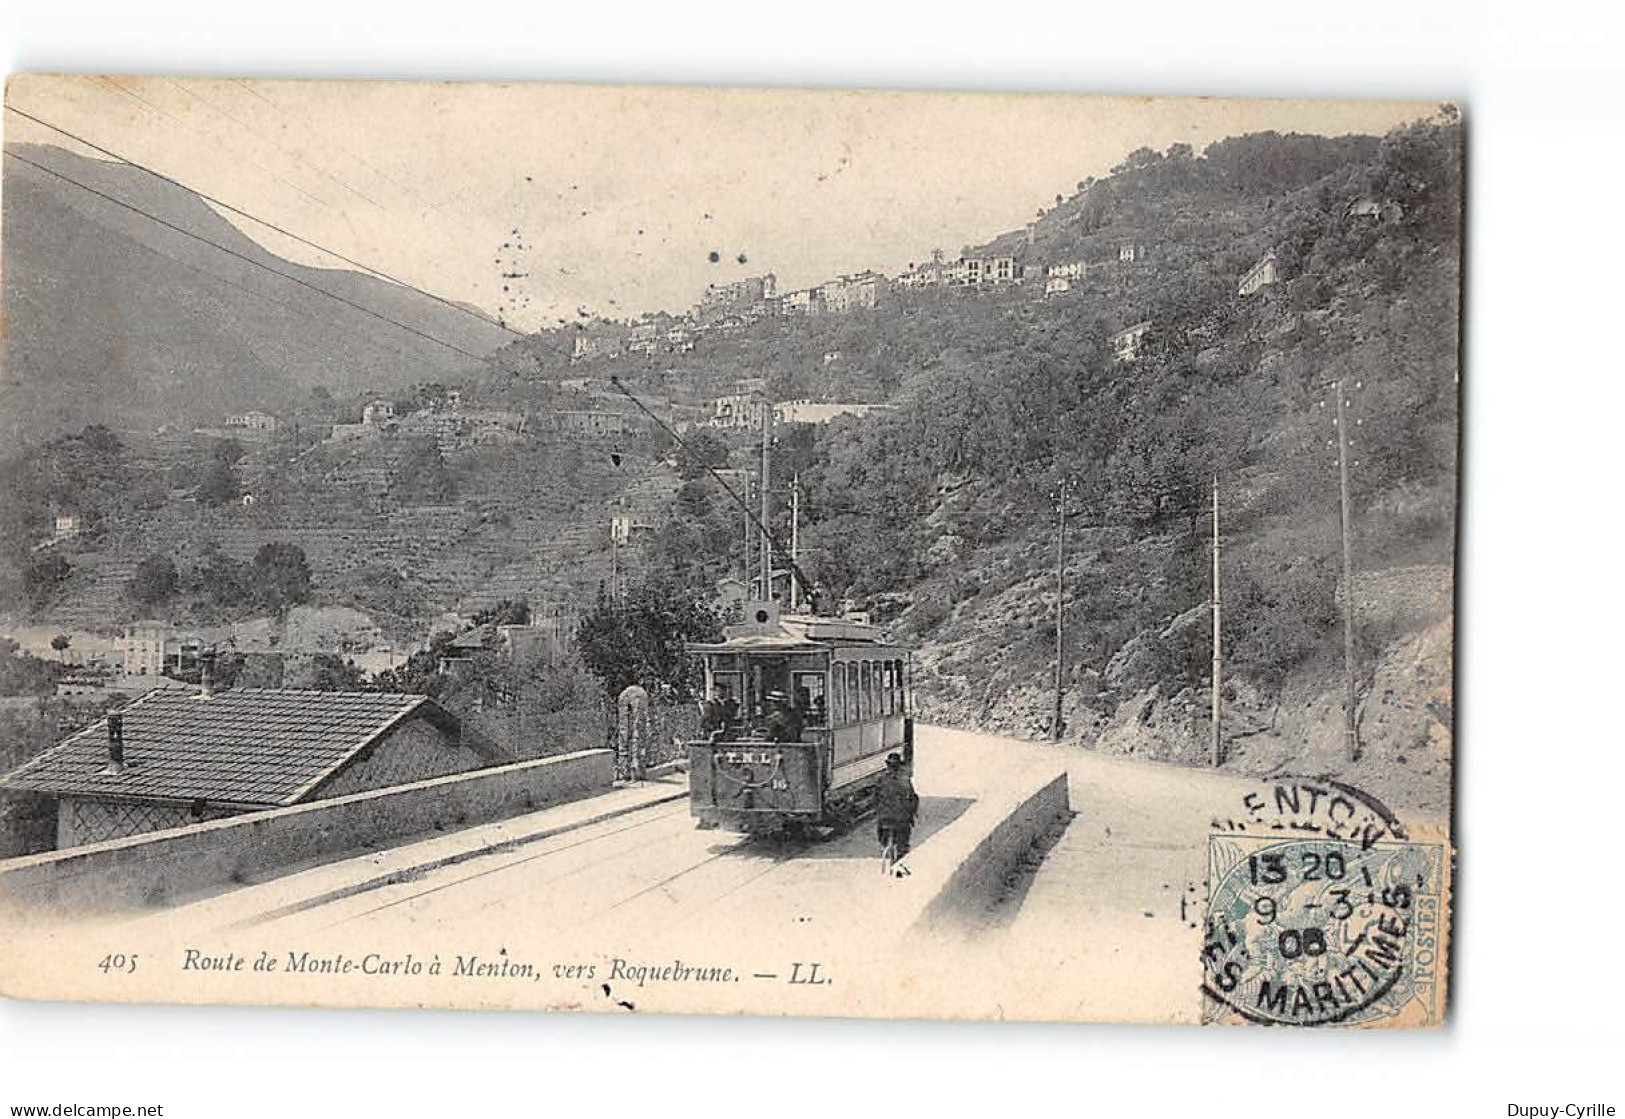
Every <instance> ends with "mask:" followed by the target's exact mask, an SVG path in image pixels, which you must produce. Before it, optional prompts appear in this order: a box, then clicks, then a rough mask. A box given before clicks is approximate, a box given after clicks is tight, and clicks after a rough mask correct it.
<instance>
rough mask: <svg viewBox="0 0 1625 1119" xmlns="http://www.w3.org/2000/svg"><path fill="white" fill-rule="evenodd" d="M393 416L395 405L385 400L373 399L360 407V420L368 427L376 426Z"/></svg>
mask: <svg viewBox="0 0 1625 1119" xmlns="http://www.w3.org/2000/svg"><path fill="white" fill-rule="evenodd" d="M394 418H395V405H393V404H391V403H390V402H389V401H387V400H374V401H373V402H372V403H370V404H368V405H367V406H366V407H365V408H363V409H361V422H362V423H363V424H366V425H367V426H368V427H377V426H378V425H379V424H382V423H387V422H388V421H390V420H392V419H394Z"/></svg>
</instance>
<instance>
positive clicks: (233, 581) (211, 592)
mask: <svg viewBox="0 0 1625 1119" xmlns="http://www.w3.org/2000/svg"><path fill="white" fill-rule="evenodd" d="M197 584H198V590H200V591H201V592H202V593H203V595H204V597H205V598H207V599H208V600H209V601H210V602H212V603H214V604H215V605H216V606H241V605H243V604H245V603H246V602H247V601H248V599H249V597H250V587H249V571H248V564H246V563H240V562H238V561H237V560H234V559H232V558H231V557H230V556H228V555H227V554H226V553H225V552H223V551H222V550H221V549H220V546H219V545H217V544H209V545H206V546H205V547H204V549H203V562H202V563H201V564H199V565H198V569H197Z"/></svg>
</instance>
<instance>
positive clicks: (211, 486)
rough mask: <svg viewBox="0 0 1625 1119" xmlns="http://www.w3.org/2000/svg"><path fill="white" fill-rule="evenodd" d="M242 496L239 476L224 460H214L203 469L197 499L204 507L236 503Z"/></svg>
mask: <svg viewBox="0 0 1625 1119" xmlns="http://www.w3.org/2000/svg"><path fill="white" fill-rule="evenodd" d="M240 496H242V488H241V487H240V486H238V484H237V475H236V474H235V473H234V472H233V471H232V469H231V464H230V463H228V462H226V461H225V460H223V459H218V458H216V459H213V460H211V461H210V463H209V465H208V466H206V467H204V469H203V477H202V479H201V480H200V481H199V482H198V486H197V499H198V500H199V501H200V502H202V503H203V504H204V505H225V504H227V503H228V502H232V501H236V500H237V499H238V498H239V497H240Z"/></svg>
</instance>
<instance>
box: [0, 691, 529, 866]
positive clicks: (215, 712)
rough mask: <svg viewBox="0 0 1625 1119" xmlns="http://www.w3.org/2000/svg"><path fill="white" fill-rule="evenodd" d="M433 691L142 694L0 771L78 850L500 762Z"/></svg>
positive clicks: (1, 780) (3, 782)
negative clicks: (49, 812)
mask: <svg viewBox="0 0 1625 1119" xmlns="http://www.w3.org/2000/svg"><path fill="white" fill-rule="evenodd" d="M461 740H462V735H461V728H460V727H459V725H458V722H457V719H456V718H455V717H453V716H452V715H451V714H449V713H448V712H446V711H445V710H444V709H443V708H441V707H440V706H438V705H437V704H436V703H435V702H434V701H433V700H431V699H429V698H428V697H427V696H420V695H404V694H396V693H388V692H318V691H292V690H282V689H269V688H266V689H261V688H238V689H235V690H232V691H228V692H221V693H219V694H215V695H210V694H209V693H208V692H201V693H195V694H194V693H192V692H190V691H183V690H179V689H156V690H153V691H149V692H147V693H146V694H145V695H142V696H141V697H139V698H138V699H136V700H135V701H134V702H133V703H131V704H129V705H128V706H126V707H125V708H123V709H122V710H120V711H114V712H111V713H109V715H108V716H107V717H106V718H105V719H102V720H100V721H99V722H97V723H95V724H93V725H92V726H90V727H87V728H86V729H85V730H82V731H80V732H79V733H78V734H75V735H73V736H72V737H70V738H68V739H67V740H66V741H64V742H62V743H61V744H60V745H58V746H56V747H53V748H52V749H50V750H47V751H45V753H43V754H41V755H39V756H38V757H36V758H34V759H33V760H32V761H28V762H25V763H24V764H23V765H21V766H19V767H18V768H16V769H14V770H12V771H11V772H10V773H8V774H6V775H5V776H4V777H0V793H4V794H7V795H9V796H32V797H40V796H43V797H47V798H50V799H52V800H54V801H55V802H56V845H57V847H58V848H64V847H77V846H80V845H83V844H86V843H100V842H103V841H105V840H110V839H122V838H124V837H126V836H132V835H141V834H145V833H147V832H154V831H161V830H163V829H166V828H175V827H182V826H185V825H187V824H196V823H200V822H203V821H206V820H218V819H222V818H225V817H228V816H238V815H242V814H243V813H247V812H260V811H265V810H267V809H272V808H287V807H290V806H292V805H295V804H308V803H311V802H313V801H319V800H326V799H328V798H331V797H338V796H345V795H348V794H351V793H361V792H368V791H370V790H373V789H382V788H388V787H390V786H393V785H403V784H407V783H409V782H412V781H422V780H427V779H429V778H433V777H444V776H448V775H450V774H453V773H462V772H466V771H468V770H473V769H480V768H484V767H486V766H489V765H493V764H497V762H498V761H499V759H497V758H494V757H492V756H490V755H489V754H488V753H487V752H484V751H481V750H477V749H474V748H471V747H469V746H465V745H463V743H462V741H461Z"/></svg>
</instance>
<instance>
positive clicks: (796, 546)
mask: <svg viewBox="0 0 1625 1119" xmlns="http://www.w3.org/2000/svg"><path fill="white" fill-rule="evenodd" d="M800 561H801V475H800V474H799V473H797V474H794V475H792V476H791V479H790V562H791V563H792V564H796V563H799V562H800ZM800 601H801V595H800V594H799V593H798V589H797V587H796V579H795V577H794V576H792V577H791V578H790V609H791V610H792V611H793V610H795V609H796V607H797V606H798V605H799V604H800Z"/></svg>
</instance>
